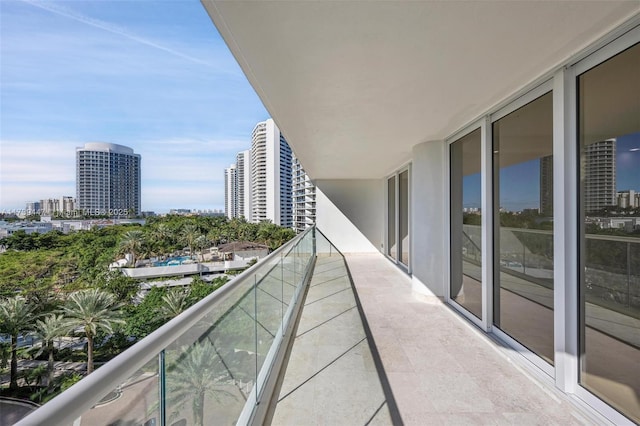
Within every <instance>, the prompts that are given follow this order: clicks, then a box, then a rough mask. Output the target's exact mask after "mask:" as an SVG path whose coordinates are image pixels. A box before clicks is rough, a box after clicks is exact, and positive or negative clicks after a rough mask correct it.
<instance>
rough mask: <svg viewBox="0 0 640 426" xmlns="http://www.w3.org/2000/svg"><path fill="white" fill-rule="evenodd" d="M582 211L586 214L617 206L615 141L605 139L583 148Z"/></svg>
mask: <svg viewBox="0 0 640 426" xmlns="http://www.w3.org/2000/svg"><path fill="white" fill-rule="evenodd" d="M582 166H583V167H584V176H585V182H584V209H585V212H587V213H593V212H597V211H599V210H601V209H603V208H605V207H611V206H615V205H617V204H618V203H617V201H618V200H617V199H616V195H617V193H616V140H615V139H607V140H605V141H601V142H595V143H592V144H590V145H587V146H586V147H585V155H584V157H583V164H582Z"/></svg>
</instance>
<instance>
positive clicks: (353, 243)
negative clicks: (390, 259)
mask: <svg viewBox="0 0 640 426" xmlns="http://www.w3.org/2000/svg"><path fill="white" fill-rule="evenodd" d="M315 184H316V224H317V226H318V228H319V229H320V231H322V233H323V234H325V235H326V236H327V238H328V239H329V240H331V242H332V243H333V244H334V245H335V246H336V247H337V248H338V249H339V250H340V251H342V252H343V253H372V252H377V251H380V248H381V246H382V241H383V239H382V236H383V231H384V222H383V221H384V186H383V185H384V182H383V181H382V180H380V179H349V180H346V179H331V180H316V181H315Z"/></svg>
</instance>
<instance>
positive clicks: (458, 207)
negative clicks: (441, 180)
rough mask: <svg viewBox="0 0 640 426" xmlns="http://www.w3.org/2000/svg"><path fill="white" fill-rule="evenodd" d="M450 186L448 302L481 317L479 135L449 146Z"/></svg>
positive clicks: (476, 131) (457, 141)
mask: <svg viewBox="0 0 640 426" xmlns="http://www.w3.org/2000/svg"><path fill="white" fill-rule="evenodd" d="M449 153H450V156H449V158H450V170H451V174H450V184H451V209H450V210H451V281H450V292H449V294H450V295H451V299H452V300H454V301H455V302H456V303H458V304H459V305H461V306H463V307H464V308H465V309H467V310H468V311H469V312H471V313H472V314H473V315H475V316H476V317H478V318H482V249H481V247H482V232H481V231H482V227H481V222H482V209H481V180H480V177H481V164H482V163H481V155H480V154H481V134H480V129H477V130H475V131H473V132H471V133H469V134H468V135H466V136H463V137H461V138H460V139H458V140H456V141H455V142H453V143H452V144H451V145H450V146H449Z"/></svg>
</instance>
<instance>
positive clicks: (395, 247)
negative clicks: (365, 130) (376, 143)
mask: <svg viewBox="0 0 640 426" xmlns="http://www.w3.org/2000/svg"><path fill="white" fill-rule="evenodd" d="M409 185H410V183H409V169H408V168H407V169H404V170H401V171H399V172H398V173H396V174H394V175H393V176H391V177H389V178H388V179H387V246H386V247H387V248H386V251H385V253H386V255H387V256H389V257H390V258H392V259H394V260H395V261H396V262H397V263H400V264H401V265H403V266H405V267H406V268H408V267H409V259H410V237H409V208H410V205H409V191H410V190H411V189H410V186H409Z"/></svg>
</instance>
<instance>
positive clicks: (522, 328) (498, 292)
mask: <svg viewBox="0 0 640 426" xmlns="http://www.w3.org/2000/svg"><path fill="white" fill-rule="evenodd" d="M493 152H494V154H493V155H494V200H495V206H494V218H495V236H494V250H495V254H494V258H495V261H494V262H495V263H494V268H495V273H494V280H495V282H494V322H495V324H496V325H497V326H498V327H499V328H500V329H501V330H502V331H504V332H505V333H507V334H509V335H510V336H512V337H513V338H514V339H516V340H517V341H518V342H520V343H521V344H522V345H524V346H526V347H527V348H529V349H530V350H531V351H533V352H534V353H536V354H537V355H539V356H540V357H542V358H543V359H544V360H546V361H547V362H549V363H551V364H553V357H554V342H553V157H552V154H553V103H552V94H551V92H549V93H547V94H546V95H543V96H541V97H540V98H538V99H536V100H535V101H533V102H530V103H529V104H527V105H525V106H523V107H522V108H519V109H517V110H516V111H514V112H512V113H511V114H509V115H507V116H506V117H504V118H501V119H500V120H498V121H496V122H495V123H494V124H493Z"/></svg>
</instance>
